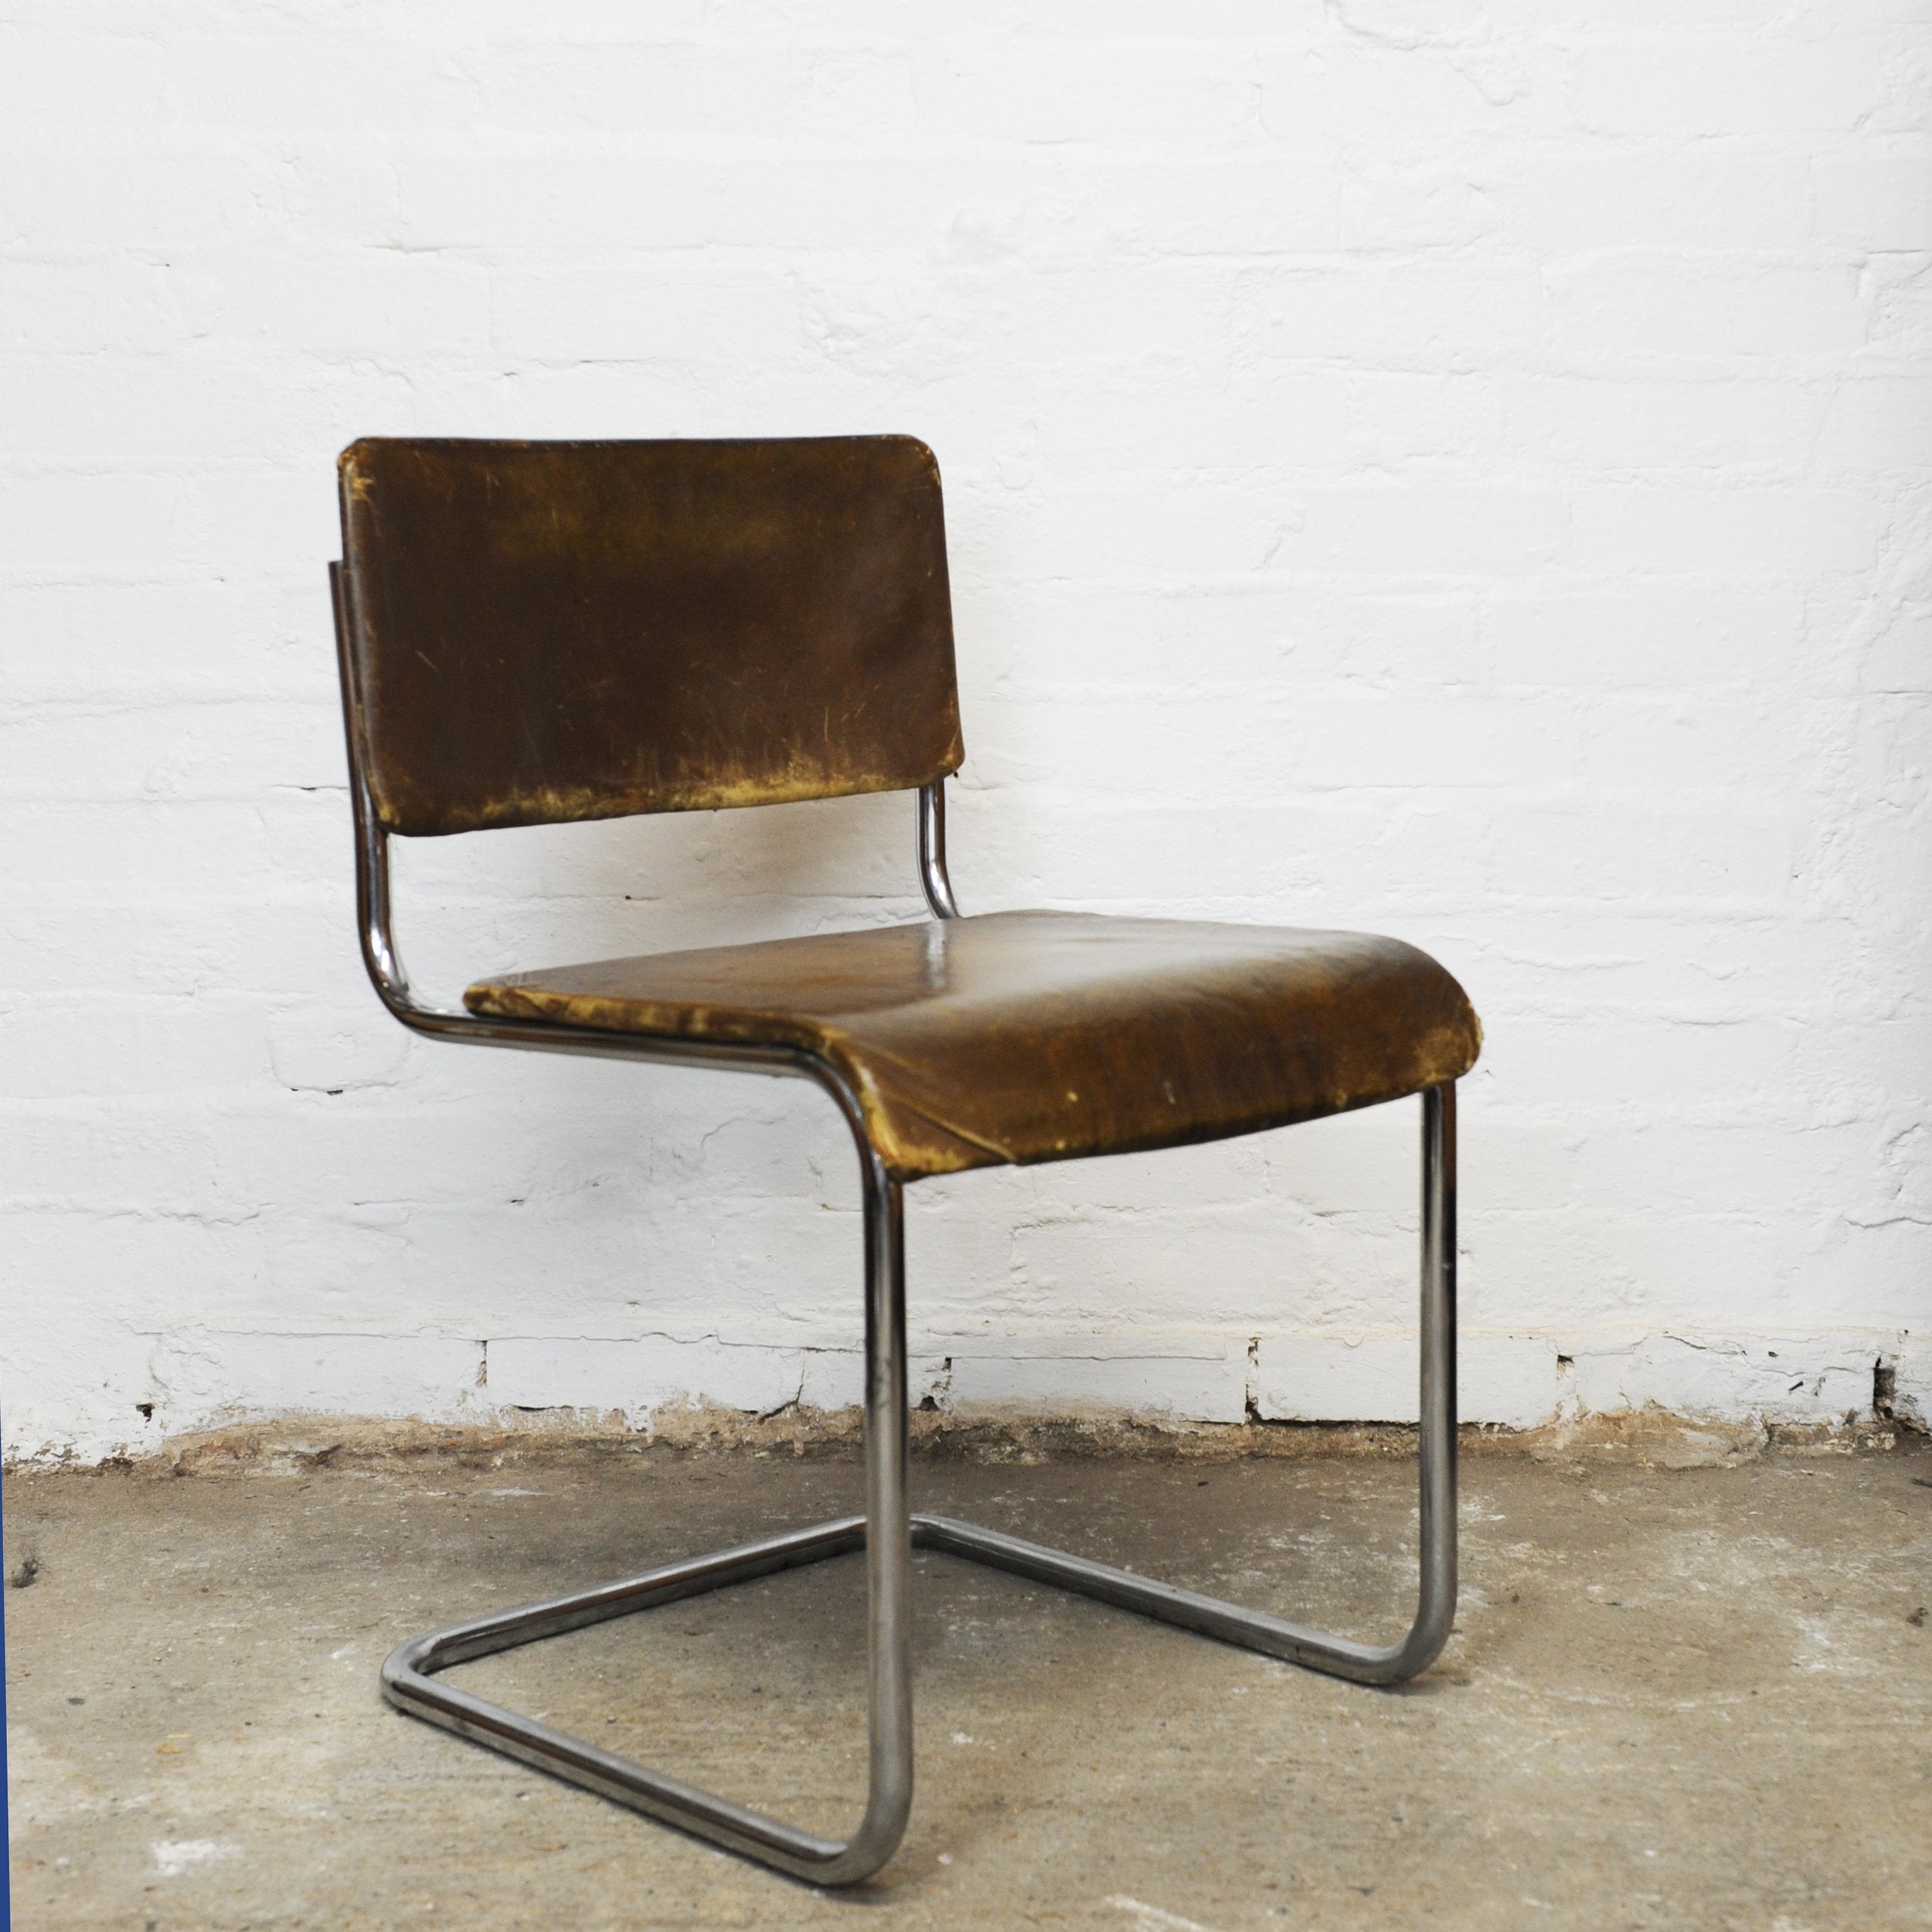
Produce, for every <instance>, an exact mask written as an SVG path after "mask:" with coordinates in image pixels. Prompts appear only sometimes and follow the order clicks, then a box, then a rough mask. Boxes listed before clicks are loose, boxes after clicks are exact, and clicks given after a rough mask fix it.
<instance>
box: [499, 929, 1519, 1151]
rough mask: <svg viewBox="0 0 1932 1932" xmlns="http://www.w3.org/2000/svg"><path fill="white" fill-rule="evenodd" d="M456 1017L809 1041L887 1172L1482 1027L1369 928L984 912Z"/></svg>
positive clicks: (1376, 1070)
mask: <svg viewBox="0 0 1932 1932" xmlns="http://www.w3.org/2000/svg"><path fill="white" fill-rule="evenodd" d="M464 1004H465V1005H467V1006H468V1008H469V1009H470V1010H471V1012H475V1013H490V1014H495V1015H498V1017H500V1018H504V1019H538V1020H548V1021H553V1022H560V1023H562V1024H564V1025H566V1026H576V1027H587V1028H593V1029H598V1030H600V1031H604V1032H624V1033H654V1034H669V1035H672V1036H677V1037H679V1038H682V1039H710V1040H721V1041H723V1040H729V1041H731V1042H733V1043H738V1044H743V1045H756V1046H773V1045H776V1046H795V1047H801V1048H803V1049H804V1050H805V1051H807V1052H808V1053H813V1054H815V1055H817V1056H819V1057H821V1058H822V1059H824V1060H828V1061H829V1062H831V1063H832V1064H833V1065H834V1066H836V1067H837V1068H838V1070H839V1071H840V1073H842V1074H843V1075H844V1076H845V1079H846V1080H847V1081H848V1082H849V1084H850V1085H851V1087H852V1090H854V1091H855V1093H856V1094H858V1096H859V1104H860V1105H861V1107H862V1108H863V1110H864V1111H865V1115H866V1126H867V1128H868V1131H869V1134H870V1137H871V1139H872V1145H874V1146H875V1147H876V1148H877V1149H878V1151H879V1156H880V1158H882V1159H883V1162H885V1164H886V1168H887V1170H888V1172H890V1173H891V1174H892V1175H894V1177H895V1178H896V1179H900V1180H912V1179H917V1178H918V1177H919V1176H920V1175H931V1174H951V1173H956V1172H959V1171H960V1170H961V1169H962V1168H975V1167H988V1166H993V1165H999V1164H1002V1163H1010V1164H1021V1165H1024V1164H1027V1163H1030V1162H1039V1161H1062V1160H1071V1159H1074V1158H1078V1157H1079V1156H1080V1155H1090V1154H1115V1153H1121V1152H1123V1151H1126V1150H1128V1149H1129V1148H1151V1147H1172V1146H1175V1145H1179V1143H1181V1142H1183V1141H1202V1140H1213V1139H1216V1138H1219V1137H1220V1136H1222V1135H1224V1134H1246V1133H1252V1132H1253V1131H1256V1130H1257V1129H1258V1128H1268V1127H1283V1126H1286V1125H1287V1124H1289V1123H1290V1122H1291V1121H1307V1120H1313V1119H1315V1118H1317V1117H1319V1116H1321V1115H1322V1114H1338V1113H1342V1112H1344V1111H1346V1110H1347V1109H1349V1108H1351V1107H1368V1106H1372V1104H1375V1103H1376V1101H1378V1100H1394V1099H1397V1098H1399V1097H1400V1096H1402V1095H1403V1094H1413V1093H1416V1092H1417V1091H1419V1090H1420V1089H1422V1088H1423V1087H1434V1086H1436V1085H1437V1084H1439V1083H1441V1082H1443V1081H1445V1080H1455V1079H1457V1078H1458V1077H1460V1076H1461V1075H1462V1074H1464V1073H1467V1072H1468V1070H1469V1069H1470V1067H1471V1066H1472V1065H1474V1063H1475V1058H1476V1054H1477V1051H1478V1047H1479V1046H1480V1044H1481V1030H1480V1029H1479V1028H1478V1025H1477V1022H1476V1016H1475V1013H1474V1012H1472V1011H1471V1009H1470V1005H1469V1002H1468V1000H1467V999H1466V998H1464V995H1463V992H1462V989H1461V987H1459V986H1458V985H1457V984H1456V982H1455V981H1454V980H1453V979H1452V978H1450V976H1449V975H1448V974H1447V973H1446V972H1445V971H1444V970H1443V969H1442V968H1441V967H1440V966H1438V965H1437V964H1436V963H1435V961H1434V960H1432V959H1430V957H1428V955H1427V954H1424V953H1420V952H1418V951H1417V950H1416V949H1415V948H1414V947H1413V946H1406V945H1404V944H1403V943H1402V942H1401V941H1400V940H1393V939H1382V938H1377V937H1374V936H1372V935H1371V934H1365V933H1336V932H1301V931H1295V930H1284V929H1283V928H1281V927H1266V926H1220V925H1206V924H1195V923H1186V922H1183V921H1181V920H1151V919H1115V918H1098V917H1093V916H1091V915H1090V914H1086V913H1050V912H1015V913H991V914H988V915H985V916H982V917H978V918H972V919H954V920H944V921H941V922H934V923H931V924H929V925H919V926H889V927H876V928H874V929H872V930H868V931H863V932H854V933H830V934H823V935H820V936H818V937H811V938H807V939H784V940H768V941H765V942H764V943H762V944H756V945H749V946H729V947H716V948H711V949H707V950H705V951H696V952H682V953H661V954H649V955H646V956H645V957H641V958H636V959H613V960H604V961H600V962H598V963H597V964H594V965H586V966H563V967H558V968H553V969H552V970H550V971H544V972H535V973H520V974H517V975H514V976H512V977H511V978H505V979H499V980H486V981H482V982H481V983H480V984H479V985H474V986H472V987H471V988H470V989H469V991H468V993H467V994H466V995H464Z"/></svg>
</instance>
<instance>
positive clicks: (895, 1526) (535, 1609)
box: [383, 1158, 913, 1885]
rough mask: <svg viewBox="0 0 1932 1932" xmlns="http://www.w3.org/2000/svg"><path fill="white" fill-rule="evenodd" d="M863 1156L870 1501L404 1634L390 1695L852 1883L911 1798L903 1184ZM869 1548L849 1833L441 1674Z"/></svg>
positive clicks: (781, 1862) (554, 1766)
mask: <svg viewBox="0 0 1932 1932" xmlns="http://www.w3.org/2000/svg"><path fill="white" fill-rule="evenodd" d="M863 1165H864V1168H865V1191H866V1206H865V1214H866V1514H865V1515H863V1516H848V1517H845V1518H842V1519H839V1520H838V1521H836V1522H828V1523H821V1524H818V1526H815V1528H812V1529H800V1530H794V1531H792V1532H790V1533H789V1534H787V1535H785V1536H773V1537H770V1538H767V1539H766V1540H764V1542H761V1543H746V1544H744V1545H743V1546H740V1548H738V1549H726V1550H720V1551H718V1552H716V1553H714V1554H713V1555H711V1556H696V1557H692V1558H691V1559H690V1560H689V1561H687V1562H684V1563H667V1564H665V1566H663V1568H662V1569H659V1570H648V1571H647V1572H645V1574H644V1575H642V1576H641V1577H628V1578H626V1579H625V1580H623V1581H621V1582H619V1583H605V1584H604V1585H602V1586H600V1587H598V1588H597V1589H594V1590H579V1591H577V1592H575V1593H574V1594H572V1595H570V1596H567V1597H553V1598H551V1599H550V1600H549V1601H548V1602H546V1603H540V1604H529V1605H528V1606H526V1607H525V1608H523V1609H521V1610H512V1611H503V1612H502V1613H500V1614H498V1615H496V1616H494V1617H476V1618H474V1619H473V1620H472V1621H470V1622H468V1623H467V1624H457V1625H456V1626H455V1627H454V1628H452V1629H449V1630H444V1631H434V1632H433V1633H432V1634H430V1635H429V1636H427V1637H419V1638H417V1639H416V1640H415V1641H413V1642H412V1643H407V1644H404V1645H401V1646H400V1648H397V1649H396V1650H395V1651H393V1652H392V1653H391V1654H390V1655H389V1660H388V1661H387V1662H386V1663H385V1664H384V1665H383V1695H384V1696H386V1697H387V1698H388V1699H389V1702H391V1703H392V1704H393V1705H394V1706H396V1709H398V1710H402V1711H406V1712H407V1713H409V1714H410V1716H413V1717H420V1718H423V1719H427V1721H428V1722H429V1723H432V1724H440V1725H441V1726H443V1727H444V1730H452V1731H454V1732H455V1733H457V1735H458V1736H462V1737H468V1738H472V1739H474V1740H475V1741H476V1742H477V1743H479V1744H487V1745H488V1746H489V1747H491V1749H492V1750H498V1751H502V1752H504V1753H506V1754H507V1755H509V1757H515V1758H520V1759H521V1760H522V1761H523V1762H524V1763H525V1764H533V1765H535V1766H536V1767H537V1769H538V1770H544V1771H549V1772H551V1773H553V1774H554V1775H556V1777H563V1778H567V1779H569V1780H570V1782H571V1783H572V1784H581V1785H583V1786H584V1787H586V1788H587V1789H588V1790H590V1791H596V1792H598V1793H600V1794H601V1795H602V1796H604V1797H605V1798H614V1799H615V1800H616V1801H617V1803H619V1804H628V1805H629V1806H630V1807H631V1808H632V1809H633V1810H634V1811H643V1812H645V1813H646V1814H648V1815H649V1816H651V1817H652V1818H661V1819H662V1820H663V1821H664V1822H665V1824H667V1825H679V1826H681V1827H682V1828H683V1829H684V1830H685V1831H687V1832H696V1834H697V1835H699V1837H700V1838H709V1839H711V1840H712V1841H713V1842H714V1843H716V1844H719V1845H725V1846H726V1847H728V1848H729V1849H730V1850H732V1851H734V1852H744V1853H745V1854H747V1855H748V1856H750V1857H752V1858H755V1859H762V1860H763V1861H764V1863H766V1864H767V1865H773V1866H777V1868H778V1869H779V1870H780V1871H781V1872H790V1873H791V1875H792V1876H794V1877H796V1878H801V1879H810V1880H811V1881H812V1882H813V1883H815V1884H818V1885H850V1884H852V1883H855V1882H856V1881H857V1880H859V1879H863V1878H867V1877H869V1876H871V1874H872V1873H873V1872H876V1871H877V1870H878V1869H879V1867H880V1866H882V1865H883V1864H884V1863H885V1862H886V1859H889V1858H890V1857H891V1856H892V1855H893V1852H894V1851H895V1850H896V1849H897V1848H898V1845H899V1841H900V1838H901V1836H902V1835H903V1834H904V1832H905V1829H906V1818H907V1816H908V1815H909V1814H910V1811H911V1810H912V1801H913V1709H912V1669H911V1649H910V1642H909V1631H908V1618H907V1610H908V1601H907V1599H908V1596H909V1592H910V1581H911V1543H910V1520H909V1517H908V1513H907V1506H906V1272H905V1241H904V1233H905V1219H904V1207H903V1196H902V1195H901V1192H900V1187H899V1184H898V1183H897V1182H895V1181H893V1180H891V1179H889V1178H888V1177H887V1175H886V1173H885V1171H884V1170H883V1168H881V1167H879V1165H878V1163H877V1162H876V1161H875V1160H872V1159H871V1158H867V1159H866V1161H865V1162H864V1164H863ZM855 1549H863V1550H864V1551H865V1553H866V1598H867V1623H868V1628H869V1638H870V1651H871V1658H870V1665H869V1680H870V1691H871V1718H870V1726H869V1729H870V1740H871V1757H872V1771H871V1780H870V1788H869V1794H868V1797H867V1800H866V1813H865V1816H864V1817H863V1818H862V1819H861V1820H860V1821H859V1828H858V1829H857V1830H856V1831H855V1832H853V1833H852V1836H851V1837H850V1838H847V1839H846V1840H845V1842H843V1843H840V1842H838V1840H836V1839H833V1838H820V1837H818V1835H816V1834H815V1833H813V1832H801V1831H800V1830H799V1829H798V1828H797V1827H796V1826H794V1825H787V1824H784V1822H782V1821H781V1820H779V1819H777V1818H767V1817H766V1816H765V1815H764V1814H763V1813H762V1812H759V1811H748V1810H747V1809H746V1808H744V1807H743V1806H742V1805H738V1804H732V1803H731V1802H730V1801H729V1800H728V1799H726V1798H717V1797H714V1796H713V1794H711V1793H710V1792H709V1791H699V1789H697V1787H695V1786H693V1785H690V1784H684V1783H682V1781H679V1779H677V1778H675V1777H668V1776H666V1775H665V1774H664V1773H663V1772H662V1771H653V1770H647V1769H645V1767H643V1766H642V1765H639V1764H631V1762H629V1760H627V1759H624V1758H621V1757H614V1756H613V1755H612V1754H611V1753H610V1752H608V1751H604V1750H598V1748H597V1747H596V1746H595V1745H594V1744H587V1743H583V1740H580V1739H578V1738H574V1737H570V1736H566V1734H565V1733H563V1732H561V1731H556V1730H552V1729H551V1728H550V1727H549V1726H548V1725H546V1724H539V1723H536V1721H535V1720H534V1719H531V1718H528V1717H522V1716H518V1714H517V1713H515V1712H514V1711H509V1710H505V1709H503V1707H502V1706H501V1705H498V1704H492V1703H490V1702H488V1701H487V1700H486V1699H483V1698H481V1697H476V1696H472V1695H471V1693H470V1692H468V1691H464V1690H459V1689H457V1688H456V1687H455V1686H454V1685H451V1684H446V1683H443V1682H439V1681H438V1680H437V1676H436V1673H437V1672H439V1671H441V1670H444V1669H447V1668H448V1667H449V1666H450V1665H453V1664H461V1663H465V1662H469V1661H470V1660H471V1659H472V1658H478V1657H488V1656H490V1655H493V1654H494V1653H495V1652H496V1651H505V1650H512V1649H514V1648H516V1646H517V1645H520V1644H528V1643H533V1642H535V1641H536V1640H537V1639H538V1638H543V1637H555V1636H558V1635H560V1634H562V1633H563V1632H564V1631H570V1630H581V1629H583V1628H584V1627H585V1626H586V1625H587V1624H595V1623H601V1622H603V1621H604V1620H605V1619H606V1618H608V1617H627V1616H629V1615H631V1614H632V1613H633V1612H634V1611H641V1610H650V1609H653V1608H655V1607H657V1606H658V1604H668V1603H675V1602H676V1601H677V1600H679V1598H680V1597H696V1596H698V1595H699V1594H702V1592H704V1591H706V1590H717V1589H719V1588H721V1587H723V1586H724V1585H725V1584H726V1583H743V1582H745V1581H747V1580H748V1579H750V1578H751V1577H766V1576H770V1574H771V1573H773V1572H774V1571H775V1570H789V1569H792V1568H794V1567H796V1566H798V1565H800V1564H801V1563H818V1562H819V1561H821V1560H823V1559H824V1558H825V1557H828V1556H842V1555H844V1554H845V1553H846V1552H848V1551H850V1550H855Z"/></svg>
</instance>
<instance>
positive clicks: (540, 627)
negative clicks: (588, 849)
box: [338, 436, 964, 834]
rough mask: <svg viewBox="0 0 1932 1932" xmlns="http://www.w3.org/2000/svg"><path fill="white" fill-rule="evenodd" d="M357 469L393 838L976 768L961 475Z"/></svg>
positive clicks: (688, 464)
mask: <svg viewBox="0 0 1932 1932" xmlns="http://www.w3.org/2000/svg"><path fill="white" fill-rule="evenodd" d="M338 467H339V477H340V482H341V488H342V550H343V574H344V579H345V587H346V592H347V595H346V599H345V605H346V615H347V617H348V626H347V630H348V644H349V650H348V654H347V655H348V659H349V666H350V669H351V673H352V677H351V684H352V689H351V690H350V692H349V703H350V726H351V730H352V733H354V734H355V742H356V743H357V744H358V746H359V751H360V757H359V762H360V764H362V768H363V770H364V771H365V772H366V775H367V778H368V781H369V791H370V795H371V798H372V802H373V804H374V807H375V811H376V818H377V819H378V820H379V822H380V823H381V824H382V825H383V827H384V828H385V829H386V830H388V831H389V832H406V833H417V834H425V833H440V832H468V831H471V830H474V829H476V828H480V827H482V826H486V825H537V824H546V823H551V822H554V821H558V820H563V819H576V818H611V817H615V816H617V815H621V814H624V813H628V812H643V811H684V810H689V809H692V808H701V807H714V806H721V805H749V804H775V803H777V802H778V801H782V800H786V799H798V798H833V797H837V796H838V795H841V794H845V793H851V792H862V791H898V790H902V789H904V788H906V787H911V786H914V785H920V784H926V783H927V782H928V781H930V780H932V779H934V778H937V777H941V776H942V775H944V774H946V773H947V772H951V771H954V770H957V769H958V767H959V764H960V760H961V757H962V756H963V755H964V754H963V752H962V750H961V743H960V733H959V709H958V699H957V692H956V690H955V687H954V674H953V630H952V612H951V594H950V591H949V590H948V587H947V573H946V535H945V527H944V515H943V512H942V510H941V507H940V487H939V471H938V468H937V464H935V463H934V460H933V454H932V452H931V451H930V450H929V449H927V447H926V446H925V444H923V443H920V442H918V441H917V440H915V439H913V437H905V436H865V437H820V438H811V439H799V440H769V441H757V442H698V441H689V442H648V443H645V442H637V443H614V442H613V443H503V442H483V441H462V440H451V439H414V438H394V437H368V438H365V439H364V440H362V441H360V442H358V443H354V444H351V445H350V446H349V448H348V449H346V450H345V451H343V452H342V458H341V461H340V464H339V466H338Z"/></svg>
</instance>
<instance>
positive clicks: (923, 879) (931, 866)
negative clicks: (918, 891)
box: [919, 778, 960, 919]
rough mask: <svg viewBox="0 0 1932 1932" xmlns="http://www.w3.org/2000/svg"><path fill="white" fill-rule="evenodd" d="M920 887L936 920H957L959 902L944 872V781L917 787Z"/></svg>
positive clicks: (937, 779)
mask: <svg viewBox="0 0 1932 1932" xmlns="http://www.w3.org/2000/svg"><path fill="white" fill-rule="evenodd" d="M919 883H920V885H921V886H923V888H924V889H925V893H926V903H927V905H928V906H931V908H932V909H933V917H934V918H935V919H957V918H958V917H959V916H960V912H959V905H958V902H957V900H955V899H954V897H953V882H952V879H951V877H950V876H949V875H948V874H947V870H946V781H945V780H944V778H935V779H934V781H932V783H931V784H929V785H921V786H920V787H919Z"/></svg>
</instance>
